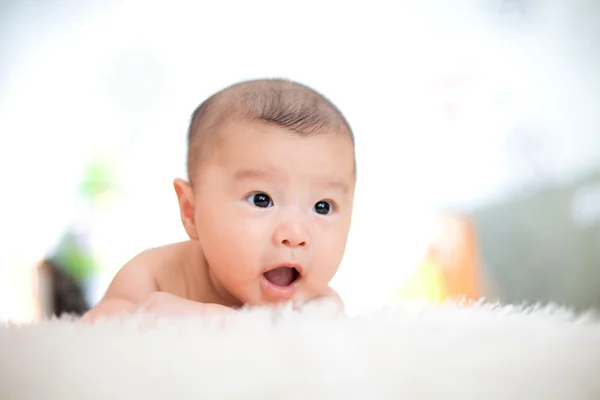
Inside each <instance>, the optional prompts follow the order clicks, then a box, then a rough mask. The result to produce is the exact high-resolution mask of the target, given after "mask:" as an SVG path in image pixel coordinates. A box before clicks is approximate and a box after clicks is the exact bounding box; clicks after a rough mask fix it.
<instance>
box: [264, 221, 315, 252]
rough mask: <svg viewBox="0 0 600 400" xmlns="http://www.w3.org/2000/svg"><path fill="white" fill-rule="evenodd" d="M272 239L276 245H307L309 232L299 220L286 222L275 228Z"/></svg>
mask: <svg viewBox="0 0 600 400" xmlns="http://www.w3.org/2000/svg"><path fill="white" fill-rule="evenodd" d="M273 240H274V242H275V245H277V246H280V245H283V246H287V247H308V245H309V243H310V232H309V231H308V229H307V228H306V226H304V225H303V224H302V223H300V222H295V221H294V222H287V223H285V224H282V225H280V226H279V227H278V228H277V229H276V230H275V232H274V235H273Z"/></svg>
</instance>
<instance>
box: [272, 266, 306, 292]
mask: <svg viewBox="0 0 600 400" xmlns="http://www.w3.org/2000/svg"><path fill="white" fill-rule="evenodd" d="M263 275H264V277H265V279H266V280H267V281H268V282H269V283H271V284H272V285H275V286H280V287H287V286H290V285H291V284H293V283H294V282H296V281H297V280H298V279H300V272H299V271H298V270H297V269H296V268H294V267H291V266H282V267H277V268H273V269H272V270H270V271H267V272H265V273H264V274H263Z"/></svg>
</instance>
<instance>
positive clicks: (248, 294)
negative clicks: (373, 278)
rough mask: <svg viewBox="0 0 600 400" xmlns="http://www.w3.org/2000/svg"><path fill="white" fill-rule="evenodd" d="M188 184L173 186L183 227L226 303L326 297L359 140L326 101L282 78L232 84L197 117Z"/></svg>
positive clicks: (338, 256)
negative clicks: (193, 242) (356, 140)
mask: <svg viewBox="0 0 600 400" xmlns="http://www.w3.org/2000/svg"><path fill="white" fill-rule="evenodd" d="M187 165H188V175H189V182H185V181H183V180H176V181H175V190H176V192H177V196H178V198H179V205H180V212H181V218H182V222H183V225H184V227H185V229H186V231H187V234H188V235H189V237H190V238H191V239H192V240H197V241H199V243H200V246H201V248H202V250H203V253H204V257H205V258H206V261H207V264H208V265H209V272H210V276H211V279H212V280H213V283H214V284H215V287H216V288H217V290H218V291H219V293H220V295H221V296H222V297H223V298H224V300H225V301H228V302H230V303H236V302H237V303H238V304H251V305H261V304H269V303H274V302H277V301H281V300H294V301H306V300H309V299H312V298H314V297H316V296H319V295H321V294H322V293H324V292H325V290H326V289H327V286H328V284H329V282H330V280H331V279H332V278H333V276H334V275H335V273H336V271H337V269H338V267H339V265H340V263H341V260H342V257H343V254H344V250H345V246H346V240H347V237H348V231H349V229H350V219H351V214H352V205H353V199H354V187H355V180H356V170H355V159H354V137H353V134H352V131H351V129H350V126H349V125H348V123H347V122H346V120H345V119H344V117H343V116H342V114H341V113H340V112H339V111H338V110H337V108H336V107H335V106H334V105H333V104H331V103H330V102H329V101H328V100H327V99H325V98H324V97H323V96H321V95H320V94H318V93H317V92H315V91H313V90H312V89H310V88H308V87H306V86H303V85H300V84H297V83H294V82H289V81H284V80H257V81H248V82H243V83H239V84H236V85H233V86H230V87H228V88H226V89H224V90H222V91H221V92H219V93H217V94H215V95H213V96H212V97H210V98H209V99H208V100H206V101H205V102H204V103H202V104H201V105H200V106H199V107H198V108H197V109H196V110H195V112H194V114H193V116H192V120H191V123H190V128H189V132H188V164H187Z"/></svg>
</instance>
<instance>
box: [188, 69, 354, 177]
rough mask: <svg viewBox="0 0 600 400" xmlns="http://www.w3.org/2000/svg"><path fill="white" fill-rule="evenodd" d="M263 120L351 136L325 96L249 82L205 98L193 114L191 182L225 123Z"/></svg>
mask: <svg viewBox="0 0 600 400" xmlns="http://www.w3.org/2000/svg"><path fill="white" fill-rule="evenodd" d="M231 120H234V121H263V122H266V123H270V124H276V125H279V126H282V127H284V128H287V129H289V130H291V131H293V132H295V133H296V134H299V135H302V136H309V135H314V134H319V133H325V132H338V133H345V134H347V135H349V137H350V140H351V141H352V145H353V146H354V134H353V133H352V129H351V128H350V124H348V121H346V118H344V116H343V115H342V113H341V111H340V110H338V108H337V107H336V106H335V105H334V104H333V103H332V102H331V101H329V100H328V99H327V98H325V96H323V95H321V94H320V93H318V92H317V91H315V90H314V89H311V88H309V87H308V86H305V85H303V84H300V83H297V82H293V81H290V80H285V79H259V80H250V81H244V82H240V83H236V84H234V85H231V86H229V87H227V88H225V89H223V90H221V91H219V92H217V93H215V94H213V95H212V96H211V97H209V98H208V99H206V100H205V101H204V102H202V103H201V104H200V105H199V106H198V107H197V108H196V109H195V110H194V112H193V114H192V117H191V120H190V125H189V128H188V133H187V147H188V150H187V170H188V177H189V179H190V181H191V180H192V174H193V171H194V170H195V168H196V164H197V159H198V158H201V156H202V155H203V153H204V152H205V151H206V147H208V145H207V143H208V142H211V140H214V139H215V136H214V135H215V132H217V131H218V129H219V127H220V126H221V125H222V124H223V123H224V122H226V121H231Z"/></svg>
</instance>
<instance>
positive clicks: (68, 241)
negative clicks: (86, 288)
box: [51, 232, 99, 284]
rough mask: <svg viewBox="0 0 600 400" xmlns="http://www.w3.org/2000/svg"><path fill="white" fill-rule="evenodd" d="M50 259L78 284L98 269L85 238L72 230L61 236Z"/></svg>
mask: <svg viewBox="0 0 600 400" xmlns="http://www.w3.org/2000/svg"><path fill="white" fill-rule="evenodd" d="M51 260H52V261H53V262H55V263H56V264H57V265H59V266H60V267H61V269H62V270H63V271H64V272H65V273H66V274H67V275H68V276H69V277H70V278H71V279H73V280H74V281H76V282H77V283H78V284H81V283H83V282H85V281H86V280H87V278H88V277H90V276H91V275H92V274H94V273H95V272H97V271H98V270H99V266H98V263H97V262H96V260H95V258H94V256H93V255H92V252H91V251H90V249H89V248H88V246H86V243H85V238H84V237H82V235H77V234H76V233H74V232H67V234H65V235H64V236H63V237H62V239H61V240H60V242H59V244H58V246H57V249H56V253H55V254H54V255H53V256H52V257H51Z"/></svg>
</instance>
